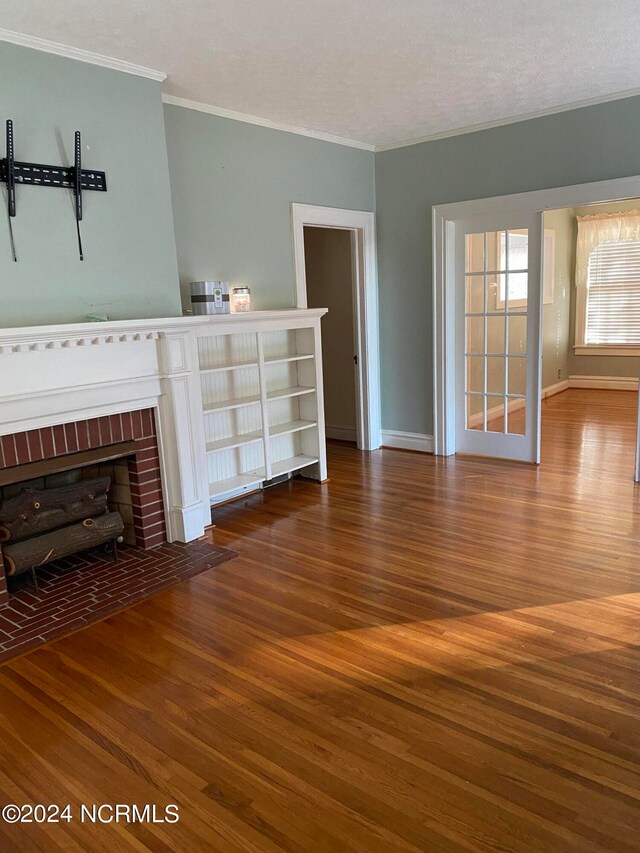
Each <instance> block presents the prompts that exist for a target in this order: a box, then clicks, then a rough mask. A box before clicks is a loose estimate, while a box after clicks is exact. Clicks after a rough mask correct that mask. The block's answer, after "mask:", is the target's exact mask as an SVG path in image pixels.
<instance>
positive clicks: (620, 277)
mask: <svg viewBox="0 0 640 853" xmlns="http://www.w3.org/2000/svg"><path fill="white" fill-rule="evenodd" d="M576 287H577V302H576V309H577V310H576V352H578V353H580V352H582V353H585V354H586V353H588V352H589V351H590V350H591V349H593V351H595V352H599V353H600V354H606V353H609V354H615V355H620V354H625V353H627V354H637V353H638V352H640V211H637V210H634V211H629V212H628V213H615V214H604V215H596V216H579V217H578V242H577V246H576Z"/></svg>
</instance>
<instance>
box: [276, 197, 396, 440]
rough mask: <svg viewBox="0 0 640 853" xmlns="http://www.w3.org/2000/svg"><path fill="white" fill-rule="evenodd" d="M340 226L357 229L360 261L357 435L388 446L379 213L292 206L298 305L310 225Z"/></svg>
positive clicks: (303, 301)
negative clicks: (384, 432)
mask: <svg viewBox="0 0 640 853" xmlns="http://www.w3.org/2000/svg"><path fill="white" fill-rule="evenodd" d="M306 225H310V226H315V227H317V228H339V229H342V230H345V231H351V235H352V236H351V245H352V257H353V261H354V283H355V287H354V293H353V304H354V321H355V323H354V327H355V328H354V337H355V348H356V355H357V356H358V370H357V376H358V382H357V400H356V411H357V421H358V423H357V433H358V447H359V448H360V449H361V450H377V449H378V448H379V447H380V446H381V444H382V424H381V414H380V348H379V344H378V341H379V336H378V325H379V324H378V276H377V268H376V223H375V214H374V213H369V212H367V211H362V210H343V209H341V208H337V207H318V206H316V205H312V204H296V203H295V202H294V203H292V204H291V227H292V232H293V262H294V273H295V297H296V307H297V308H306V307H307V274H306V269H305V261H304V228H305V226H306Z"/></svg>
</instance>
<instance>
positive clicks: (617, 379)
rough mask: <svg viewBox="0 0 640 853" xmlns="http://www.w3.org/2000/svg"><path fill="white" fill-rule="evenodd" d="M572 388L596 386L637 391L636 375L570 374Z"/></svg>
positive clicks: (597, 387) (599, 388) (606, 389)
mask: <svg viewBox="0 0 640 853" xmlns="http://www.w3.org/2000/svg"><path fill="white" fill-rule="evenodd" d="M569 387H570V388H594V389H597V390H599V391H637V390H638V379H637V377H635V376H570V377H569Z"/></svg>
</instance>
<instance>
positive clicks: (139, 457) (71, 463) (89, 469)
mask: <svg viewBox="0 0 640 853" xmlns="http://www.w3.org/2000/svg"><path fill="white" fill-rule="evenodd" d="M105 477H107V478H108V479H109V480H110V483H109V489H108V494H107V501H108V510H109V511H111V512H112V513H116V514H118V516H122V519H123V522H124V524H123V529H124V533H125V541H128V542H130V543H131V544H135V545H136V546H138V547H140V548H144V549H149V548H154V547H156V546H158V545H161V544H162V543H163V542H165V541H166V526H165V512H164V501H163V491H162V482H161V474H160V460H159V454H158V441H157V431H156V422H155V413H154V410H153V409H142V410H138V411H133V412H126V413H123V414H118V415H109V416H106V417H100V418H93V419H90V420H82V421H75V422H73V423H66V424H61V425H57V426H53V427H44V428H41V429H35V430H30V431H29V432H23V433H16V434H13V435H6V436H2V437H1V438H0V500H4V501H5V502H7V501H10V500H12V499H13V500H15V497H16V495H17V494H20V492H22V491H23V490H24V489H25V488H29V489H31V490H32V491H33V490H35V491H38V490H44V491H46V490H47V489H51V488H56V487H58V488H59V487H61V486H62V485H64V484H66V485H73V484H74V483H76V484H79V483H80V482H81V481H83V480H86V479H89V480H91V479H94V480H95V478H99V479H100V478H102V479H104V478H105ZM82 520H85V519H82ZM115 521H116V519H114V518H112V519H111V522H112V523H114V522H115ZM100 524H104V522H100ZM89 526H90V527H91V526H92V525H89ZM116 527H117V525H116V526H114V527H113V528H111V529H112V530H115V529H116ZM93 532H94V533H97V531H93ZM108 532H110V530H105V535H106V534H107V533H108ZM118 535H120V532H119V533H118ZM1 536H2V530H1V527H0V537H1ZM98 538H99V535H97V537H96V539H98ZM8 573H11V574H14V573H17V572H16V571H15V569H14V568H9V570H8V571H7V568H6V567H4V566H3V564H2V562H1V561H0V606H2V605H3V604H6V603H7V602H8V591H7V583H6V574H8Z"/></svg>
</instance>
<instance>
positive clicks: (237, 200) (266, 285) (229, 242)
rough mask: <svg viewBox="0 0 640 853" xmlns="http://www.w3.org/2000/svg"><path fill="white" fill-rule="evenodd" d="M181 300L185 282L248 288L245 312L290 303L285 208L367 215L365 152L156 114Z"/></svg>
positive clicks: (370, 189)
mask: <svg viewBox="0 0 640 853" xmlns="http://www.w3.org/2000/svg"><path fill="white" fill-rule="evenodd" d="M165 125H166V133H167V148H168V154H169V169H170V176H171V195H172V199H173V217H174V227H175V237H176V246H177V250H178V265H179V268H180V281H181V285H182V292H183V301H184V305H185V307H186V306H187V305H188V302H189V299H188V285H189V282H190V281H199V280H201V279H221V280H223V281H230V282H231V283H232V284H233V283H235V284H239V283H241V284H247V285H248V286H249V287H250V288H251V297H252V307H255V308H257V309H265V308H289V307H292V306H293V305H294V304H295V300H294V283H293V251H292V240H291V218H290V203H291V202H292V201H295V202H300V203H303V204H317V205H326V206H329V207H342V208H348V209H353V210H373V209H374V204H375V193H374V157H373V153H372V152H369V151H362V150H360V149H357V148H349V147H347V146H344V145H335V144H333V143H330V142H321V141H320V140H317V139H311V138H308V137H305V136H298V135H295V134H292V133H284V132H282V131H279V130H271V129H269V128H265V127H258V126H256V125H251V124H246V123H244V122H239V121H232V120H230V119H226V118H220V117H219V116H214V115H210V114H208V113H202V112H197V111H195V110H190V109H185V108H184V107H177V106H169V105H166V106H165Z"/></svg>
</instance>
